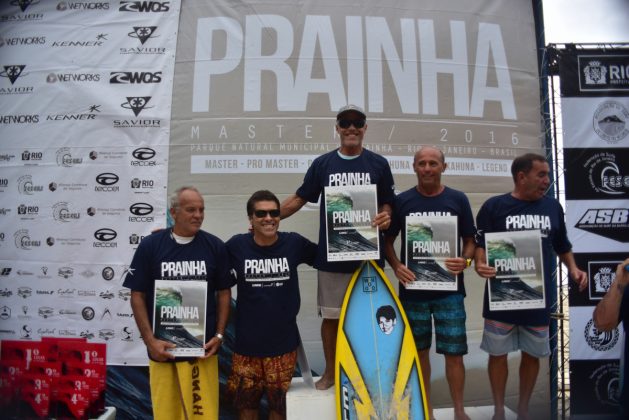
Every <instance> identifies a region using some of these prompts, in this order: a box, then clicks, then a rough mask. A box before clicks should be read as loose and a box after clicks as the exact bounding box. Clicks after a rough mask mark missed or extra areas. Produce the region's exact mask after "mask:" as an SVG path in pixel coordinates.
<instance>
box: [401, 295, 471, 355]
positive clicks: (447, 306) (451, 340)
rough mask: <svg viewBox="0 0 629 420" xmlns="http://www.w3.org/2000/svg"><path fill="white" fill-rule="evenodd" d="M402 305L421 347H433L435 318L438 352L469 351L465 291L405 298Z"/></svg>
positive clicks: (418, 346)
mask: <svg viewBox="0 0 629 420" xmlns="http://www.w3.org/2000/svg"><path fill="white" fill-rule="evenodd" d="M402 306H403V307H404V311H405V312H406V316H407V318H408V322H409V323H410V324H411V330H412V331H413V338H414V339H415V346H417V349H418V350H427V349H430V346H431V345H432V320H433V319H434V322H435V341H436V342H437V347H436V351H437V353H439V354H446V355H450V356H462V355H464V354H467V335H466V334H465V318H466V316H465V305H464V304H463V296H462V295H459V294H455V295H450V296H447V297H444V298H440V299H433V300H427V301H423V302H417V301H413V300H403V301H402Z"/></svg>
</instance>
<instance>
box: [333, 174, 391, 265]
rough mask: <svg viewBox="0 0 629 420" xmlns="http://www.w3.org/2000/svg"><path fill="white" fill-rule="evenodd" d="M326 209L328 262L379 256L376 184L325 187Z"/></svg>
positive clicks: (371, 258) (377, 257)
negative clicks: (376, 224)
mask: <svg viewBox="0 0 629 420" xmlns="http://www.w3.org/2000/svg"><path fill="white" fill-rule="evenodd" d="M325 212H326V232H327V245H328V261H356V260H377V259H379V258H380V241H379V238H378V228H377V227H373V226H371V221H372V220H373V219H374V218H375V217H376V214H377V213H378V204H377V199H376V186H375V185H348V186H342V187H325Z"/></svg>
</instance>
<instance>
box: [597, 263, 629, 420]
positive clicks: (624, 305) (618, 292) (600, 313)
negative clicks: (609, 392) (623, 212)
mask: <svg viewBox="0 0 629 420" xmlns="http://www.w3.org/2000/svg"><path fill="white" fill-rule="evenodd" d="M628 285H629V258H627V259H626V260H624V261H623V262H622V263H620V264H618V267H616V277H615V278H614V281H613V282H612V284H611V286H609V290H608V291H607V293H605V296H603V299H602V300H601V301H600V302H599V303H598V305H596V308H594V314H593V315H592V318H593V319H594V326H596V328H597V329H598V330H600V331H612V330H613V329H614V328H616V327H617V326H618V324H620V323H621V322H622V325H623V327H624V329H625V348H624V349H623V352H624V356H623V361H624V366H621V367H622V371H621V372H620V375H621V377H620V378H621V383H622V384H623V387H622V389H621V390H620V407H619V412H618V419H626V418H629V386H628V385H627V381H629V342H628V341H627V338H626V334H627V329H628V328H629V288H627V286H628Z"/></svg>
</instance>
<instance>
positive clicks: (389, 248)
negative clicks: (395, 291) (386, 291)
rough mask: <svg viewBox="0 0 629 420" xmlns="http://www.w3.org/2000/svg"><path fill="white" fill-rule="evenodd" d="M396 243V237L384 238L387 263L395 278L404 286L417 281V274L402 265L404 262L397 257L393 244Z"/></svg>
mask: <svg viewBox="0 0 629 420" xmlns="http://www.w3.org/2000/svg"><path fill="white" fill-rule="evenodd" d="M394 242H395V236H388V235H387V236H385V237H384V255H385V257H386V259H387V262H388V263H389V264H390V265H391V268H392V269H393V272H394V273H395V277H397V278H398V280H399V281H401V282H402V283H403V284H408V283H411V282H413V281H414V280H415V273H413V272H412V271H411V270H409V269H408V267H407V266H405V265H404V264H402V261H400V259H399V258H398V257H397V254H396V253H395V248H394V247H393V243H394Z"/></svg>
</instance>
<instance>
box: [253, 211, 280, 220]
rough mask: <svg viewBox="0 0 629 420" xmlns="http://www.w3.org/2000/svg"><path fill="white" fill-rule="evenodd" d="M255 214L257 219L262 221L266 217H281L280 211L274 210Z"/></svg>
mask: <svg viewBox="0 0 629 420" xmlns="http://www.w3.org/2000/svg"><path fill="white" fill-rule="evenodd" d="M253 214H255V215H256V217H258V218H260V219H262V218H264V217H266V216H267V214H268V215H270V216H271V217H280V211H279V209H273V210H254V212H253Z"/></svg>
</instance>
